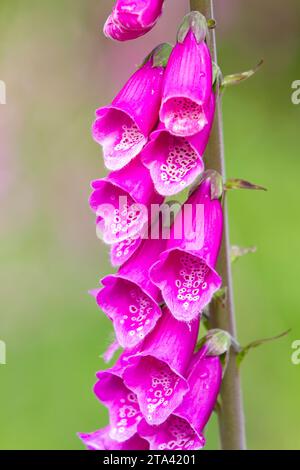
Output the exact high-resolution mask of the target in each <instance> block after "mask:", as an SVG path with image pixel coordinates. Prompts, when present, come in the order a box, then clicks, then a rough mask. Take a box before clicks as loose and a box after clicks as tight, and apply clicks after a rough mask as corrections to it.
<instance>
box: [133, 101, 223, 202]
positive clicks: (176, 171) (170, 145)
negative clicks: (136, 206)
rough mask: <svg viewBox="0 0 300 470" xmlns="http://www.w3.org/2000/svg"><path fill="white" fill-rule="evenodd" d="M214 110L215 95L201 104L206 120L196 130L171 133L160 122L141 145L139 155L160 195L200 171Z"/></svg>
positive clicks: (180, 187)
mask: <svg viewBox="0 0 300 470" xmlns="http://www.w3.org/2000/svg"><path fill="white" fill-rule="evenodd" d="M214 112H215V95H214V93H212V94H211V98H210V100H209V101H208V103H206V104H205V106H204V113H205V116H206V119H207V124H206V125H205V126H204V127H203V129H202V130H201V131H200V132H198V134H196V135H194V136H190V137H178V136H175V135H172V134H171V133H170V132H169V131H168V130H167V129H166V128H165V126H164V124H162V123H161V124H160V125H159V127H158V129H157V130H155V131H154V132H152V134H151V136H150V142H149V143H148V144H147V145H146V147H145V148H144V149H143V151H142V154H141V158H142V161H143V163H144V165H145V166H146V167H147V168H149V170H150V173H151V177H152V180H153V183H154V186H155V189H156V191H157V192H158V193H159V194H161V195H163V196H171V195H174V194H176V193H178V192H180V191H182V190H183V189H185V188H186V187H187V186H189V185H190V184H192V183H193V182H194V180H195V179H196V178H197V176H199V174H201V173H202V171H203V169H204V163H203V160H202V156H203V154H204V152H205V149H206V146H207V143H208V139H209V135H210V131H211V127H212V123H213V117H214Z"/></svg>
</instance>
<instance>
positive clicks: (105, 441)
mask: <svg viewBox="0 0 300 470" xmlns="http://www.w3.org/2000/svg"><path fill="white" fill-rule="evenodd" d="M109 434H110V427H109V426H107V427H106V428H102V429H99V430H98V431H95V432H92V433H89V434H83V433H79V434H78V436H79V437H80V439H81V440H82V442H83V443H84V445H85V446H86V448H87V449H88V450H149V443H148V442H147V441H146V440H145V439H143V438H142V437H140V436H139V434H135V435H134V436H132V437H131V438H130V439H129V440H128V441H124V442H117V441H114V440H113V439H111V438H110V437H109Z"/></svg>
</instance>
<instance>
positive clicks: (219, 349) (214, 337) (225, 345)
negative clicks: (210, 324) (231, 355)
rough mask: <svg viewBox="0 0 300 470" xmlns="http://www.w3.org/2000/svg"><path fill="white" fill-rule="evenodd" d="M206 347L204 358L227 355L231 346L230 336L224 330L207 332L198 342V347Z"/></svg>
mask: <svg viewBox="0 0 300 470" xmlns="http://www.w3.org/2000/svg"><path fill="white" fill-rule="evenodd" d="M204 345H205V347H206V352H205V354H206V356H222V354H224V353H227V352H228V351H229V349H230V347H231V345H232V337H231V335H230V334H229V333H228V332H227V331H224V330H220V329H213V330H208V332H207V334H206V336H205V337H204V338H203V339H202V341H200V344H198V347H202V346H204Z"/></svg>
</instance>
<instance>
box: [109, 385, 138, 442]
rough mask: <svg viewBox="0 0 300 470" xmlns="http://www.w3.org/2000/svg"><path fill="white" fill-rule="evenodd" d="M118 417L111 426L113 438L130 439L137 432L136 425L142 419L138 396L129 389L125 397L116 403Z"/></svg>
mask: <svg viewBox="0 0 300 470" xmlns="http://www.w3.org/2000/svg"><path fill="white" fill-rule="evenodd" d="M116 409H117V413H116V418H115V420H113V421H114V425H113V426H112V428H111V432H110V436H111V438H112V439H116V440H119V439H124V440H126V439H128V438H129V437H131V436H132V435H133V434H134V433H135V432H136V426H137V424H138V422H139V421H140V420H141V413H140V410H139V406H138V401H137V397H136V395H135V394H134V393H132V392H130V391H128V394H127V395H126V396H125V398H121V399H120V400H119V402H118V403H117V404H116Z"/></svg>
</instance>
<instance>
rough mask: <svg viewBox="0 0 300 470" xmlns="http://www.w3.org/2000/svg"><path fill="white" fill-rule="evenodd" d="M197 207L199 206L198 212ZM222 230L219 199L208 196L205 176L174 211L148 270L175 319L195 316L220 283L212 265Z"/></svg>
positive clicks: (188, 319)
mask: <svg viewBox="0 0 300 470" xmlns="http://www.w3.org/2000/svg"><path fill="white" fill-rule="evenodd" d="M198 208H200V209H201V208H202V209H203V211H202V212H201V213H200V214H198V213H197V209H198ZM186 215H188V217H186ZM178 229H180V230H178ZM182 231H184V235H182ZM222 231H223V212H222V206H221V203H220V201H219V200H216V199H214V200H212V199H211V184H210V181H209V179H207V180H204V181H203V182H202V183H201V185H200V187H199V188H198V189H197V190H196V191H195V192H194V193H193V194H192V195H191V196H190V198H189V199H188V200H187V202H186V203H185V204H184V206H183V209H182V210H181V211H180V212H179V213H178V214H177V216H176V218H175V221H174V223H173V226H172V230H171V238H170V240H169V241H168V245H167V250H166V251H165V252H163V253H161V255H160V259H159V260H158V261H157V262H156V263H154V264H153V266H152V267H151V269H150V273H149V275H150V279H151V281H152V282H153V283H154V284H155V285H156V286H157V287H158V288H159V289H161V292H162V296H163V298H164V300H165V302H166V304H167V306H168V307H169V309H170V310H171V312H172V314H173V315H174V316H175V318H177V319H178V320H181V321H190V320H192V319H193V318H196V317H197V316H198V315H199V314H200V313H201V311H202V310H203V309H204V307H205V306H206V305H207V304H208V303H209V302H210V300H211V298H212V296H213V294H214V292H216V291H217V290H218V289H219V288H220V287H221V284H222V280H221V278H220V276H219V275H218V274H217V272H216V271H215V270H214V267H215V264H216V261H217V257H218V253H219V250H220V246H221V240H222ZM178 233H179V234H180V237H179V238H178V237H177V236H176V234H178Z"/></svg>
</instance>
